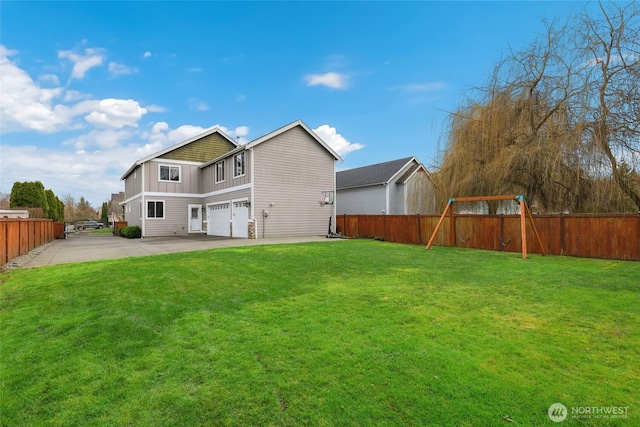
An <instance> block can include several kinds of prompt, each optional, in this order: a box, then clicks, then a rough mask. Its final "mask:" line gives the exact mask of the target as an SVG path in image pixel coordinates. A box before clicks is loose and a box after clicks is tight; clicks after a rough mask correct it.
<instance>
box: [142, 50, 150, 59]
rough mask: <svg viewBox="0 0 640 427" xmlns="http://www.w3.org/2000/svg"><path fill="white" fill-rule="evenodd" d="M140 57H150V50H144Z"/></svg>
mask: <svg viewBox="0 0 640 427" xmlns="http://www.w3.org/2000/svg"><path fill="white" fill-rule="evenodd" d="M142 57H143V58H151V52H149V51H146V52H145V53H144V54H143V55H142Z"/></svg>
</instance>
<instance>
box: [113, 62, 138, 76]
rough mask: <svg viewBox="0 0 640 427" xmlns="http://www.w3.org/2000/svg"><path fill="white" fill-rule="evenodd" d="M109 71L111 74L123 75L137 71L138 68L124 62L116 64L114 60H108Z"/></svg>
mask: <svg viewBox="0 0 640 427" xmlns="http://www.w3.org/2000/svg"><path fill="white" fill-rule="evenodd" d="M109 72H110V73H111V75H112V76H124V75H127V74H134V73H137V72H138V69H137V68H129V67H127V66H126V65H124V64H118V63H116V62H109Z"/></svg>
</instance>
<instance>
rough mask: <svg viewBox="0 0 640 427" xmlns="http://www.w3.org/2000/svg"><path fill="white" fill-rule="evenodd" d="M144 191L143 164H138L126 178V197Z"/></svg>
mask: <svg viewBox="0 0 640 427" xmlns="http://www.w3.org/2000/svg"><path fill="white" fill-rule="evenodd" d="M141 192H142V166H136V168H135V169H134V170H132V171H131V173H130V174H129V175H127V177H126V178H125V180H124V199H125V200H127V199H128V198H129V197H133V196H135V195H136V194H140V193H141Z"/></svg>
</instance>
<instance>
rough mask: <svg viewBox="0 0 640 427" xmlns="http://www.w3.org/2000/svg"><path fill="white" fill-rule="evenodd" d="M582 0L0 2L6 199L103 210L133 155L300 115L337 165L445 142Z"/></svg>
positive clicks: (249, 132)
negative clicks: (473, 105)
mask: <svg viewBox="0 0 640 427" xmlns="http://www.w3.org/2000/svg"><path fill="white" fill-rule="evenodd" d="M584 6H585V3H583V2H552V1H549V2H232V3H226V2H225V3H222V2H204V1H201V2H17V1H15V2H12V1H10V2H7V1H2V2H0V79H1V80H0V193H10V192H11V187H12V185H13V183H14V182H15V181H33V180H39V181H42V183H43V184H44V186H45V188H51V189H52V190H53V191H54V193H55V194H56V195H57V196H58V197H61V198H62V197H63V196H65V195H67V194H70V195H71V196H73V197H74V198H76V200H78V199H79V198H80V196H83V197H85V198H86V199H87V200H88V201H90V202H91V203H92V205H93V206H94V207H99V206H100V205H101V203H102V202H103V201H107V200H108V198H109V197H110V194H111V193H115V192H118V191H123V189H124V185H123V182H122V181H120V176H121V175H122V173H123V172H124V171H125V170H126V169H127V168H128V167H129V166H131V164H132V163H133V162H134V161H135V160H137V159H139V158H142V157H145V156H147V155H149V154H151V153H153V152H156V151H159V150H161V149H163V148H166V147H168V146H170V145H172V144H175V143H177V142H180V141H182V140H184V139H186V138H189V137H191V136H194V135H196V134H198V133H200V132H202V131H204V130H206V129H208V128H210V127H212V126H215V125H218V126H220V127H222V128H223V129H225V130H226V131H227V133H228V134H229V135H230V136H232V137H234V138H239V140H240V141H241V142H247V141H250V140H253V139H255V138H258V137H260V136H261V135H263V134H265V133H268V132H270V131H273V130H275V129H277V128H279V127H281V126H284V125H286V124H288V123H290V122H293V121H294V120H297V119H301V120H302V121H304V122H305V123H306V124H307V125H309V126H310V127H311V128H312V129H314V130H317V133H318V134H319V135H320V136H321V137H322V138H324V139H325V140H326V141H327V143H329V144H330V145H332V146H333V147H334V148H335V149H336V150H337V151H338V152H339V153H340V154H341V155H342V157H343V159H344V162H343V163H340V164H338V165H337V167H338V169H349V168H353V167H358V166H364V165H368V164H373V163H378V162H384V161H388V160H394V159H397V158H401V157H406V156H417V157H418V159H419V160H420V161H422V162H423V163H424V164H425V165H427V166H429V165H431V164H434V163H435V162H436V160H437V158H438V150H439V148H443V147H444V144H445V139H444V137H443V135H442V132H443V130H444V125H445V120H446V117H447V114H446V113H447V112H448V111H453V110H454V109H455V108H456V106H457V105H460V103H461V102H462V101H463V100H464V97H465V96H468V95H471V92H470V91H471V88H473V87H476V86H479V85H481V84H483V83H484V82H485V81H486V79H487V78H488V76H489V75H490V73H491V71H492V68H493V67H494V65H495V64H496V63H497V61H498V60H499V59H500V58H501V57H502V56H504V55H505V53H506V52H508V49H509V48H510V47H511V48H514V49H518V48H520V47H522V46H523V45H525V44H527V43H529V42H531V41H533V39H534V37H535V36H536V34H538V33H540V32H542V31H544V25H543V23H542V19H543V18H546V19H547V20H553V19H565V18H566V17H567V16H569V15H570V14H576V13H579V12H580V11H581V10H582V8H583V7H584Z"/></svg>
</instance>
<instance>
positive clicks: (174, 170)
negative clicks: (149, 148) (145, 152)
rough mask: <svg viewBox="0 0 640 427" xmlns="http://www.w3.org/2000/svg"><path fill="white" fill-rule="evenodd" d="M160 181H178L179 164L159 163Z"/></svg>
mask: <svg viewBox="0 0 640 427" xmlns="http://www.w3.org/2000/svg"><path fill="white" fill-rule="evenodd" d="M160 181H169V182H180V166H167V165H160Z"/></svg>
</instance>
